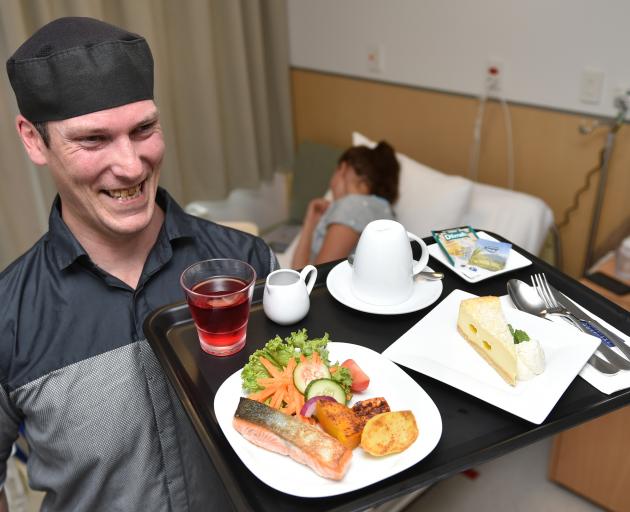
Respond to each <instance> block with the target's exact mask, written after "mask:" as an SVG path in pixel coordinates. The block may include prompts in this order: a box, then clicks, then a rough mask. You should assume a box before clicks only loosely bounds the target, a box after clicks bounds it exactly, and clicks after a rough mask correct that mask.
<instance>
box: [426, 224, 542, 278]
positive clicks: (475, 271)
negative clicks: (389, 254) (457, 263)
mask: <svg viewBox="0 0 630 512" xmlns="http://www.w3.org/2000/svg"><path fill="white" fill-rule="evenodd" d="M477 235H478V236H479V238H483V239H485V240H493V241H495V242H498V240H497V239H496V238H494V237H493V236H491V235H489V234H488V233H486V232H485V231H477ZM427 248H428V249H429V254H430V255H431V256H433V257H434V258H435V259H436V260H438V261H439V262H440V263H444V265H446V266H447V267H448V268H449V270H452V271H453V272H455V273H456V274H457V275H458V276H459V277H461V278H462V279H463V280H464V281H468V282H469V283H478V282H479V281H483V280H484V279H488V278H490V277H494V276H498V275H500V274H505V273H506V272H511V271H512V270H516V269H519V268H523V267H527V266H529V265H531V264H532V261H531V260H530V259H528V258H526V257H525V256H523V255H522V254H521V253H520V252H518V251H515V250H514V249H510V255H509V256H508V259H507V261H506V262H505V267H503V269H501V270H495V271H492V270H486V269H485V268H479V267H469V266H468V265H466V266H461V267H454V266H453V264H452V263H451V262H450V261H448V258H447V257H446V255H445V254H444V251H443V250H442V249H441V248H440V246H439V245H438V244H437V243H435V244H431V245H429V246H428V247H427Z"/></svg>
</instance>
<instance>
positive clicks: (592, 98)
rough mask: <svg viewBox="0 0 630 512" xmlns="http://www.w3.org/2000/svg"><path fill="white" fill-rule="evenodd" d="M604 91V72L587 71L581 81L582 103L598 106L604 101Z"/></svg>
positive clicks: (583, 72) (584, 71) (583, 73)
mask: <svg viewBox="0 0 630 512" xmlns="http://www.w3.org/2000/svg"><path fill="white" fill-rule="evenodd" d="M603 90H604V72H603V71H599V70H597V69H585V70H583V71H582V79H581V80H580V101H581V102H582V103H589V104H592V105H596V104H598V103H600V102H601V101H602V91H603Z"/></svg>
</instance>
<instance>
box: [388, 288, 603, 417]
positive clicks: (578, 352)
mask: <svg viewBox="0 0 630 512" xmlns="http://www.w3.org/2000/svg"><path fill="white" fill-rule="evenodd" d="M470 297H475V295H472V294H470V293H467V292H465V291H463V290H453V292H451V293H450V294H449V295H448V296H447V297H446V298H445V299H444V300H443V301H442V302H441V303H440V304H438V305H437V306H436V307H435V308H434V309H433V310H432V311H431V312H429V313H428V314H427V315H426V316H425V317H424V318H423V319H422V320H420V321H419V322H418V323H417V324H416V325H414V326H413V327H412V328H411V329H409V330H408V331H407V332H406V333H405V334H403V335H402V336H401V337H400V338H398V340H396V341H395V342H394V343H393V344H392V345H390V346H389V347H388V348H387V349H386V350H385V351H384V352H383V355H384V356H385V357H388V358H389V359H391V360H392V361H395V362H397V363H398V364H401V365H403V366H406V367H407V368H411V369H413V370H416V371H418V372H420V373H423V374H425V375H428V376H429V377H433V378H434V379H437V380H439V381H442V382H444V383H446V384H448V385H450V386H453V387H454V388H457V389H460V390H461V391H464V392H465V393H468V394H470V395H473V396H476V397H477V398H479V399H480V400H483V401H485V402H488V403H490V404H492V405H495V406H496V407H499V408H501V409H503V410H505V411H508V412H510V413H512V414H514V415H516V416H519V417H521V418H523V419H526V420H527V421H531V422H532V423H536V424H540V423H542V422H543V421H544V420H545V418H546V417H547V416H548V415H549V413H550V412H551V410H552V409H553V407H554V406H555V405H556V403H557V402H558V400H559V399H560V397H561V396H562V394H563V393H564V392H565V390H566V389H567V387H569V384H571V382H572V381H573V379H574V378H575V377H576V375H577V374H578V373H579V372H580V370H581V369H582V367H583V366H584V365H585V364H586V362H587V361H588V359H589V357H591V355H592V354H593V352H595V350H596V349H597V347H598V345H599V339H597V338H595V337H594V336H591V335H588V334H584V333H582V332H580V331H578V330H577V329H576V328H575V327H573V326H570V325H568V324H565V323H562V324H560V323H555V322H549V321H548V320H545V319H543V318H539V317H535V316H532V315H530V314H528V313H524V312H522V311H518V310H517V309H514V307H512V303H511V301H510V299H509V297H507V296H504V297H501V304H502V306H503V312H504V314H505V317H506V319H507V321H508V323H510V324H511V325H512V326H513V327H514V329H522V330H524V331H526V332H527V333H528V334H529V336H530V337H532V338H537V339H538V341H540V344H541V346H542V348H543V350H544V352H545V360H546V368H545V371H544V372H543V373H542V374H540V375H537V376H536V377H534V378H533V379H531V380H528V381H517V383H516V386H510V385H509V384H507V383H506V382H505V381H504V380H503V379H502V378H501V377H500V376H499V374H498V373H497V372H496V371H495V370H494V369H493V368H492V367H491V366H490V365H489V364H488V363H487V362H486V361H485V360H484V359H483V358H482V357H481V356H480V355H479V354H477V352H475V350H474V349H473V348H472V347H471V346H470V345H469V344H468V342H467V341H466V340H465V339H464V338H463V337H462V336H461V335H460V334H459V332H458V331H457V315H458V312H459V303H460V302H461V301H462V300H463V299H467V298H470Z"/></svg>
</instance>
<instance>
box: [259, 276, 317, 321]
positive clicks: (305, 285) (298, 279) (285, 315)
mask: <svg viewBox="0 0 630 512" xmlns="http://www.w3.org/2000/svg"><path fill="white" fill-rule="evenodd" d="M315 279H317V269H316V268H315V267H314V266H313V265H307V266H306V267H304V268H303V269H302V271H301V272H297V271H296V270H290V269H285V268H281V269H279V270H276V271H274V272H272V273H271V274H269V275H268V276H267V281H266V282H265V291H264V293H263V310H264V312H265V315H267V317H268V318H269V319H270V320H273V321H274V322H276V323H278V324H281V325H289V324H294V323H296V322H299V321H300V320H302V318H304V317H305V316H306V313H308V310H309V308H310V306H311V301H310V297H309V296H310V293H311V290H312V289H313V286H314V285H315Z"/></svg>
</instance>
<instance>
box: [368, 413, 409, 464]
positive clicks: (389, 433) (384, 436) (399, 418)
mask: <svg viewBox="0 0 630 512" xmlns="http://www.w3.org/2000/svg"><path fill="white" fill-rule="evenodd" d="M417 438H418V426H417V425H416V419H415V417H414V415H413V413H412V412H411V411H393V412H384V413H382V414H377V415H376V416H374V417H372V418H370V419H369V420H368V421H367V423H366V424H365V427H364V428H363V433H362V434H361V448H363V449H364V450H365V451H366V452H368V453H369V454H371V455H375V456H377V457H382V456H384V455H389V454H392V453H399V452H402V451H404V450H406V449H407V448H409V447H410V446H411V445H412V444H413V442H414V441H415V440H416V439H417Z"/></svg>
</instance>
